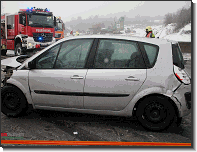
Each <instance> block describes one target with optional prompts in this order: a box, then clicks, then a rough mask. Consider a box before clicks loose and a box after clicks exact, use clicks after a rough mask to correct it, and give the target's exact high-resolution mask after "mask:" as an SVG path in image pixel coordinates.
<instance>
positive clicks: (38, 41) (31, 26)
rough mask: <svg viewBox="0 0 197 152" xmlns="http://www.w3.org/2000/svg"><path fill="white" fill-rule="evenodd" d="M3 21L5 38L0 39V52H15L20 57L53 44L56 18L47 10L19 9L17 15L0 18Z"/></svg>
mask: <svg viewBox="0 0 197 152" xmlns="http://www.w3.org/2000/svg"><path fill="white" fill-rule="evenodd" d="M3 20H4V21H5V37H4V38H2V39H1V41H2V46H3V49H1V51H2V50H15V55H21V54H24V53H25V52H26V51H27V50H34V49H38V48H44V47H46V46H48V45H51V44H52V43H54V42H55V30H54V27H55V26H56V18H55V17H53V13H52V12H50V11H49V10H48V9H47V8H46V9H40V8H37V9H36V8H35V7H34V8H33V7H32V8H31V9H29V8H28V9H20V11H19V12H18V13H17V14H9V15H8V14H5V15H4V17H3V16H1V21H3ZM4 52H5V51H2V52H1V53H3V54H4Z"/></svg>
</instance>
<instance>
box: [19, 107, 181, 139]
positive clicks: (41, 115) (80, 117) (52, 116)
mask: <svg viewBox="0 0 197 152" xmlns="http://www.w3.org/2000/svg"><path fill="white" fill-rule="evenodd" d="M20 119H42V120H44V121H47V122H49V123H53V124H55V125H57V126H61V125H63V126H65V122H67V123H68V126H69V125H76V124H83V125H90V126H95V125H99V124H100V125H106V126H110V127H118V128H121V129H125V130H128V131H130V130H136V131H143V132H153V131H150V130H146V129H145V128H143V127H142V126H141V124H140V123H139V122H138V121H137V120H136V119H135V118H132V117H121V116H108V115H97V114H84V113H74V112H61V111H50V110H31V111H29V113H28V114H26V115H25V116H23V117H20ZM184 130H185V129H184V128H183V127H182V126H181V125H180V126H178V127H177V126H173V127H170V128H168V129H167V130H163V131H158V132H160V133H175V134H179V135H180V134H184Z"/></svg>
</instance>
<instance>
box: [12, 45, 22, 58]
mask: <svg viewBox="0 0 197 152" xmlns="http://www.w3.org/2000/svg"><path fill="white" fill-rule="evenodd" d="M14 53H15V56H18V55H23V49H22V46H21V44H20V43H17V44H16V47H15V52H14Z"/></svg>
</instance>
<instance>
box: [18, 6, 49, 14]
mask: <svg viewBox="0 0 197 152" xmlns="http://www.w3.org/2000/svg"><path fill="white" fill-rule="evenodd" d="M20 11H23V12H30V13H31V12H33V11H37V12H50V9H47V8H45V9H42V8H35V7H31V8H29V7H27V9H20Z"/></svg>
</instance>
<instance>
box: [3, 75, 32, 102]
mask: <svg viewBox="0 0 197 152" xmlns="http://www.w3.org/2000/svg"><path fill="white" fill-rule="evenodd" d="M6 85H10V86H14V87H16V88H18V89H19V90H20V91H21V92H22V93H23V94H24V96H25V98H26V100H27V103H28V104H31V105H33V102H32V98H31V95H30V92H29V91H28V90H29V89H28V90H27V89H25V87H24V86H23V85H22V84H21V83H20V82H18V81H16V80H15V79H13V78H10V79H8V80H7V82H6Z"/></svg>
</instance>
